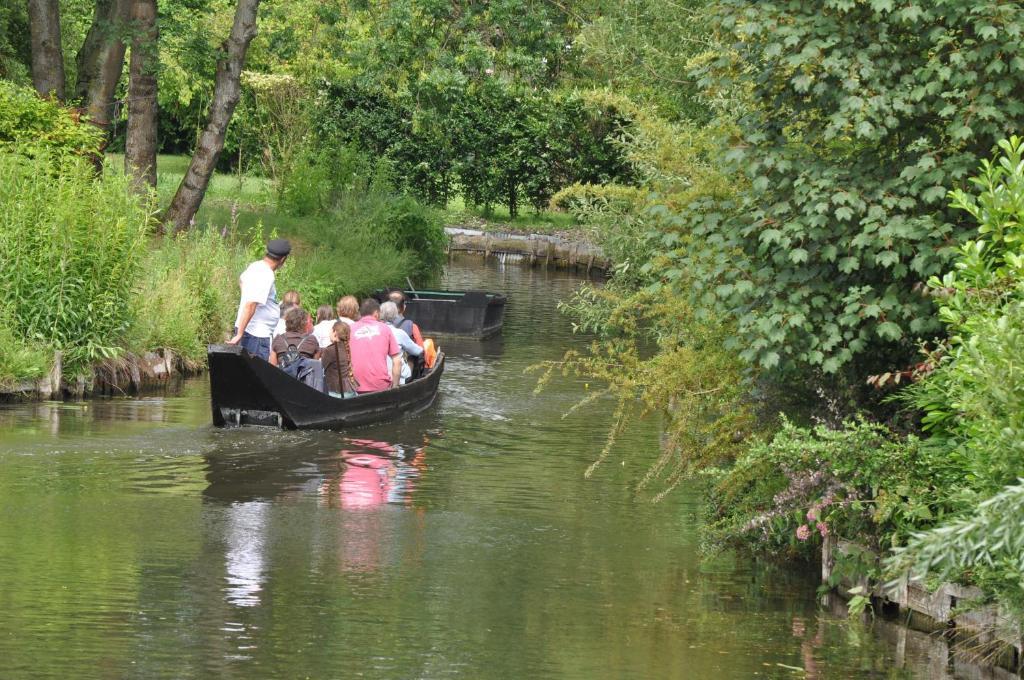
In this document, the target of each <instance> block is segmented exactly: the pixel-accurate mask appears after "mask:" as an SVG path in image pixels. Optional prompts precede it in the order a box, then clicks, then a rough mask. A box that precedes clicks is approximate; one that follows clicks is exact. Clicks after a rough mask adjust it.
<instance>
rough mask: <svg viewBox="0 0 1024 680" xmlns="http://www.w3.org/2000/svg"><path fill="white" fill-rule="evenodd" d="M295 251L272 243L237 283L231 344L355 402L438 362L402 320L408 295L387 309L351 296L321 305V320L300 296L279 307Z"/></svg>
mask: <svg viewBox="0 0 1024 680" xmlns="http://www.w3.org/2000/svg"><path fill="white" fill-rule="evenodd" d="M290 253H291V244H290V243H289V242H288V241H287V240H285V239H273V240H271V241H270V242H269V243H267V249H266V253H265V254H264V256H263V259H261V260H257V261H256V262H253V263H252V264H251V265H249V267H248V268H247V269H246V270H245V271H244V272H242V275H241V277H240V278H239V286H240V288H241V301H240V302H239V305H238V316H237V318H236V321H235V332H234V335H233V336H232V338H231V339H230V340H228V344H238V345H241V346H242V347H243V348H245V349H246V350H248V351H249V353H250V354H252V355H254V356H257V357H260V358H262V359H264V360H266V361H269V362H270V363H271V364H273V365H274V366H278V367H279V368H281V369H282V370H284V371H286V372H288V373H289V374H290V375H292V376H293V377H295V378H298V379H299V380H302V381H303V382H305V383H306V384H308V385H311V386H313V387H317V388H319V389H322V390H323V391H325V392H327V393H328V394H330V395H331V396H333V397H338V398H345V397H354V396H358V395H360V394H366V393H368V392H380V391H382V390H387V389H390V388H392V387H398V386H399V385H402V384H404V383H405V382H406V381H408V380H411V379H412V378H413V377H414V376H416V375H417V373H418V372H420V371H422V370H423V369H424V368H429V367H430V366H431V365H432V364H433V361H434V356H435V351H434V348H433V343H432V342H431V341H430V340H429V339H427V340H425V339H424V338H423V334H422V333H421V332H420V329H419V327H418V326H417V325H416V324H415V323H413V322H412V320H410V319H406V318H405V295H404V293H402V292H401V291H393V292H391V293H390V294H389V295H388V300H387V301H386V302H384V303H383V304H382V303H380V302H378V301H377V300H376V299H374V298H366V299H365V300H363V301H362V303H360V302H359V301H358V300H357V299H356V298H355V297H354V296H351V295H346V296H345V297H342V298H341V299H340V300H338V303H337V305H336V306H335V307H334V308H332V307H331V306H330V305H321V306H320V307H319V308H318V309H317V310H316V320H315V321H314V320H313V318H312V317H311V316H310V314H309V313H308V312H307V311H306V310H305V309H303V307H302V304H301V300H300V298H299V294H298V292H296V291H288V292H287V293H285V295H284V297H283V298H282V300H281V303H280V304H278V302H277V288H276V285H275V272H276V271H277V270H278V269H280V267H281V265H283V264H284V262H285V260H286V259H287V258H288V255H289V254H290Z"/></svg>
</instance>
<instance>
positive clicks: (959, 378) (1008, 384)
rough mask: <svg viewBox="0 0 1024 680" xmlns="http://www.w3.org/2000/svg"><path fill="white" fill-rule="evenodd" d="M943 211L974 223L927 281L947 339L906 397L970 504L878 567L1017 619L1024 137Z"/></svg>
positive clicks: (1022, 604) (1022, 456) (1023, 398)
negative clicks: (998, 607)
mask: <svg viewBox="0 0 1024 680" xmlns="http://www.w3.org/2000/svg"><path fill="white" fill-rule="evenodd" d="M999 147H1000V149H1001V153H1000V155H999V157H998V158H996V160H995V162H988V161H985V162H983V163H982V165H981V173H980V174H979V175H978V176H977V177H974V178H972V180H971V183H972V184H973V185H974V187H976V189H977V193H976V194H969V193H967V192H965V191H956V192H953V194H952V197H953V205H954V207H957V208H960V209H962V210H964V211H966V212H967V213H969V214H970V215H971V216H972V217H973V218H974V219H975V220H976V221H977V223H978V234H979V238H978V239H977V240H972V241H968V242H967V243H964V244H963V245H962V246H961V248H960V250H959V257H958V258H957V261H956V263H955V268H954V270H953V271H950V272H948V273H946V274H945V275H944V276H942V278H939V277H933V278H932V279H931V280H930V281H929V287H930V289H931V291H932V293H933V294H934V295H936V296H938V298H939V299H940V310H939V315H940V317H941V319H942V320H943V322H944V323H945V324H946V326H947V328H948V331H949V340H948V342H947V343H945V345H944V346H942V347H940V349H939V351H938V352H936V353H934V354H933V357H932V359H933V361H934V362H935V366H934V370H933V371H932V372H931V373H930V374H928V375H927V376H926V377H925V378H924V379H923V380H922V381H921V382H919V383H917V384H916V385H913V386H912V387H911V388H909V389H908V390H907V394H906V395H905V398H906V400H907V402H908V403H909V404H911V405H912V406H915V407H917V408H920V409H922V410H923V411H924V413H925V416H924V424H925V426H926V427H927V428H928V431H929V432H930V433H931V438H932V440H933V441H934V442H936V443H937V444H941V445H942V446H943V447H944V448H945V450H946V451H947V452H948V453H947V455H948V456H949V459H950V460H951V461H954V462H955V464H956V465H957V467H958V469H959V470H960V474H961V477H962V480H963V482H962V485H963V487H964V488H963V491H962V493H964V494H970V495H969V496H968V498H969V501H970V502H969V503H968V504H965V512H963V513H962V514H961V515H960V516H959V517H957V518H955V519H954V520H953V521H951V522H948V523H947V524H944V525H942V526H940V527H938V528H936V529H934V530H932V531H929V532H926V533H923V534H920V535H918V536H915V537H914V538H913V540H911V541H910V542H909V543H908V545H907V546H906V548H905V549H904V550H901V551H899V552H898V553H897V555H896V556H894V558H893V559H892V560H891V562H890V563H889V569H890V571H891V572H892V573H893V574H894V575H900V574H906V573H908V572H909V573H912V574H914V575H917V576H921V575H924V574H927V573H929V572H931V573H935V574H938V575H941V576H946V575H950V574H953V575H956V576H959V577H961V578H968V579H970V580H972V581H974V582H975V583H978V584H980V585H983V586H985V587H986V588H988V589H989V590H990V592H995V593H997V594H998V595H999V596H1000V598H1001V599H1003V600H1006V601H1009V602H1010V603H1012V604H1013V606H1014V607H1015V608H1016V610H1017V615H1018V617H1019V619H1022V620H1024V586H1022V581H1021V574H1022V572H1024V545H1022V543H1021V541H1020V539H1019V537H1020V535H1021V534H1020V522H1021V516H1022V508H1024V505H1022V499H1024V486H1022V484H1021V481H1020V475H1021V470H1022V469H1024V376H1022V375H1021V370H1020V367H1021V365H1022V362H1024V165H1022V161H1024V139H1020V138H1017V137H1012V138H1010V139H1009V140H1004V141H1002V142H1000V143H999Z"/></svg>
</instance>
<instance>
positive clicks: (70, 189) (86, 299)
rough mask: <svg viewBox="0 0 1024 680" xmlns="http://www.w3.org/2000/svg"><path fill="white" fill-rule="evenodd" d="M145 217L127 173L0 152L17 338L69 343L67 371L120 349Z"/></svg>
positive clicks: (0, 219)
mask: <svg viewBox="0 0 1024 680" xmlns="http://www.w3.org/2000/svg"><path fill="white" fill-rule="evenodd" d="M148 218H149V215H148V214H147V212H146V209H145V208H144V207H143V205H142V204H141V202H140V201H138V200H137V197H136V196H135V195H134V194H133V193H132V192H131V190H130V187H129V183H128V180H127V178H126V177H124V175H123V174H122V173H120V172H116V171H110V172H106V173H104V174H103V175H102V176H101V177H96V176H95V171H94V169H93V168H92V167H91V166H90V165H89V164H88V163H86V162H85V161H84V160H82V159H70V160H69V159H66V158H65V159H64V160H63V161H61V162H60V163H58V162H57V161H56V160H55V159H54V157H53V156H51V155H50V154H49V153H47V152H43V151H41V152H39V153H38V154H37V155H36V156H35V157H34V158H28V157H26V156H24V155H21V154H18V153H7V152H0V224H3V225H4V226H3V229H0V261H3V262H4V266H3V267H2V268H0V289H2V290H3V291H4V296H5V304H6V306H7V308H8V310H9V313H10V314H11V316H12V318H13V328H14V331H15V334H16V336H18V337H21V338H27V339H29V340H30V341H33V342H41V343H45V344H48V345H51V346H53V347H55V348H57V349H62V350H64V352H65V363H66V366H67V367H68V368H69V369H70V370H82V369H84V368H85V366H86V365H87V364H88V363H89V362H91V361H93V360H95V359H98V358H102V357H110V356H113V355H116V354H117V353H118V352H119V347H120V346H121V345H122V342H123V340H124V338H125V336H126V334H127V332H128V330H129V328H130V326H131V324H132V322H133V320H134V317H133V309H132V305H131V299H132V294H133V287H134V285H135V282H136V280H137V277H138V274H139V271H140V269H139V266H140V261H141V256H142V253H143V252H144V251H145V242H146V234H147V232H148Z"/></svg>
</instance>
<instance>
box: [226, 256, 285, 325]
mask: <svg viewBox="0 0 1024 680" xmlns="http://www.w3.org/2000/svg"><path fill="white" fill-rule="evenodd" d="M238 283H239V285H240V286H241V288H242V300H241V302H239V303H238V315H237V316H235V328H237V327H238V323H239V322H240V321H241V320H242V308H243V307H244V306H245V305H246V303H249V302H255V303H256V311H255V312H254V313H253V315H252V319H250V320H249V325H248V326H246V327H245V332H246V333H248V334H249V335H251V336H253V337H256V338H269V337H270V336H271V335H272V334H273V332H274V328H275V327H276V326H277V322H278V319H280V318H281V308H280V307H279V306H278V304H277V287H276V286H275V285H274V270H273V269H271V268H270V265H269V264H267V263H266V262H264V261H263V260H257V261H256V262H253V263H252V264H251V265H249V267H248V268H247V269H246V270H245V271H244V272H242V275H241V276H240V277H239V279H238Z"/></svg>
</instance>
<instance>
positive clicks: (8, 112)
mask: <svg viewBox="0 0 1024 680" xmlns="http://www.w3.org/2000/svg"><path fill="white" fill-rule="evenodd" d="M102 143H103V133H102V132H101V131H100V130H99V128H97V127H95V126H93V125H89V124H87V123H85V122H84V121H80V120H79V118H78V115H77V114H75V113H73V112H72V111H71V110H70V109H67V108H65V107H63V106H61V105H60V104H59V103H57V102H56V101H53V100H50V99H40V98H39V95H37V94H36V92H35V90H33V89H32V88H31V87H21V86H19V85H15V84H14V83H12V82H10V81H7V80H0V151H3V152H7V153H10V152H12V151H17V152H18V153H23V154H36V153H39V152H42V151H44V150H48V151H51V152H68V153H78V154H85V153H98V152H99V149H100V148H101V146H102Z"/></svg>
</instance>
